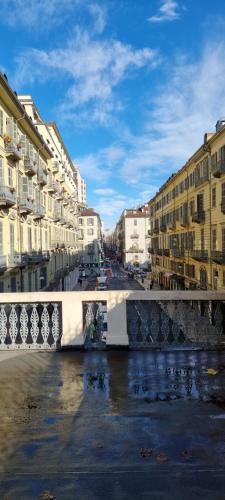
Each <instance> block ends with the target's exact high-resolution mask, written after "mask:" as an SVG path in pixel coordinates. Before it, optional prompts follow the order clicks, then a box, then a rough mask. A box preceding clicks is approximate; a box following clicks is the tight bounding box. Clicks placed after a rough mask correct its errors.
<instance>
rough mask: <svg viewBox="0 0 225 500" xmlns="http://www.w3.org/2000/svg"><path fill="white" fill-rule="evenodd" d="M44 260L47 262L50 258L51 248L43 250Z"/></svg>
mask: <svg viewBox="0 0 225 500" xmlns="http://www.w3.org/2000/svg"><path fill="white" fill-rule="evenodd" d="M42 260H43V261H44V262H47V261H49V260H50V252H49V250H43V252H42Z"/></svg>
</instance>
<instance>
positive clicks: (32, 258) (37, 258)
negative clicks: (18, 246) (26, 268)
mask: <svg viewBox="0 0 225 500" xmlns="http://www.w3.org/2000/svg"><path fill="white" fill-rule="evenodd" d="M27 257H28V264H40V263H41V262H42V252H29V253H28V254H27Z"/></svg>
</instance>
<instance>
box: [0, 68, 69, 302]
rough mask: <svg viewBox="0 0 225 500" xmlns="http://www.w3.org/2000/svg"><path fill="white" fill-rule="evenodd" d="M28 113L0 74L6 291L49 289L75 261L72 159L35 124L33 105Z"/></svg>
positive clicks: (0, 276) (1, 274) (1, 276)
mask: <svg viewBox="0 0 225 500" xmlns="http://www.w3.org/2000/svg"><path fill="white" fill-rule="evenodd" d="M25 109H26V106H25ZM27 111H28V113H27V114H26V113H25V110H24V108H22V106H21V104H20V101H19V100H18V99H17V98H16V96H15V95H13V94H12V91H11V89H10V88H9V86H8V84H7V82H6V81H5V80H4V78H3V77H2V76H0V290H1V291H5V292H10V291H34V290H40V289H42V288H45V287H47V286H48V285H49V283H50V282H52V281H53V280H58V279H59V277H62V276H63V273H64V271H65V272H66V273H68V270H69V269H71V268H72V267H73V266H74V265H75V263H76V262H77V208H76V203H77V201H76V185H75V182H74V178H73V171H72V167H71V160H69V158H68V155H67V153H66V152H65V150H63V148H62V145H60V146H59V142H60V141H59V140H58V144H57V140H56V134H55V131H54V127H51V126H49V127H47V126H46V125H45V124H44V123H43V122H41V123H39V124H38V125H37V123H36V121H35V110H34V105H33V107H32V113H31V109H27ZM29 117H31V119H30V118H29ZM36 120H38V121H40V119H39V118H38V116H37V118H36ZM35 125H37V128H38V130H39V132H40V134H41V135H40V134H39V133H38V131H37V130H36V127H35ZM54 134H55V135H54ZM59 150H60V151H61V156H59ZM65 157H67V165H66V166H65ZM65 169H66V170H65Z"/></svg>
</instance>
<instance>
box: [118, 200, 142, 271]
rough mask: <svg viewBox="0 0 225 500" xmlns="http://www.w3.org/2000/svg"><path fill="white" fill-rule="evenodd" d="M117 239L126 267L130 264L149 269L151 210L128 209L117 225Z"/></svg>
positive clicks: (120, 254)
mask: <svg viewBox="0 0 225 500" xmlns="http://www.w3.org/2000/svg"><path fill="white" fill-rule="evenodd" d="M115 239H116V241H117V247H118V251H119V256H120V258H121V260H122V263H123V265H124V266H125V267H127V266H128V265H129V264H133V265H138V266H140V267H143V268H144V267H145V268H147V267H148V265H149V254H148V247H149V208H148V205H145V206H143V207H141V208H136V209H135V208H134V209H126V210H124V211H123V213H122V215H121V217H120V220H119V221H118V223H117V226H116V231H115Z"/></svg>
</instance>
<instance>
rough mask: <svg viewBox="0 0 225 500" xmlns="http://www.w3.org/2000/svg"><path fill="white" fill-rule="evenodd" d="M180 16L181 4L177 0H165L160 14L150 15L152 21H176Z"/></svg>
mask: <svg viewBox="0 0 225 500" xmlns="http://www.w3.org/2000/svg"><path fill="white" fill-rule="evenodd" d="M179 18H180V9H179V4H178V2H176V1H175V0H163V2H162V5H161V7H160V8H159V11H158V14H156V15H154V16H151V17H149V19H148V20H149V21H150V22H151V23H160V22H163V21H175V20H176V19H179Z"/></svg>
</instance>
